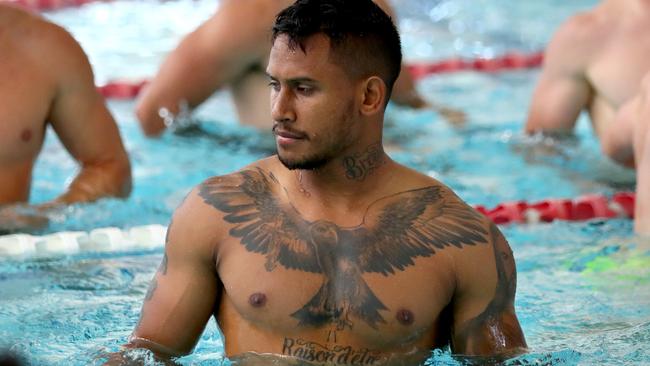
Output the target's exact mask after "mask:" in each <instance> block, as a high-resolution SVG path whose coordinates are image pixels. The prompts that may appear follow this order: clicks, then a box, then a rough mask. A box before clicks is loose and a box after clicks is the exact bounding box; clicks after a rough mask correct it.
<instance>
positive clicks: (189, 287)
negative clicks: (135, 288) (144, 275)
mask: <svg viewBox="0 0 650 366" xmlns="http://www.w3.org/2000/svg"><path fill="white" fill-rule="evenodd" d="M205 207H206V205H205V204H204V203H203V202H202V200H201V199H200V197H198V195H197V194H196V193H195V192H192V193H191V194H190V195H189V196H188V198H187V199H186V200H185V202H184V203H183V204H182V205H181V207H179V208H178V210H177V211H176V213H175V214H174V217H173V220H172V222H171V223H170V225H169V228H168V234H167V240H166V244H165V253H164V257H163V260H162V263H161V265H160V267H159V268H158V271H157V272H156V274H155V276H154V278H153V280H152V281H151V284H150V286H149V290H148V291H147V294H146V296H145V300H144V304H143V306H142V313H141V315H140V321H139V322H138V325H137V326H136V328H135V330H134V332H133V335H132V337H131V339H130V343H129V345H128V346H129V347H144V348H149V349H151V350H152V351H154V352H155V353H157V354H158V355H160V356H178V355H182V354H187V353H189V352H191V351H192V348H193V347H194V345H195V344H196V342H197V341H198V339H199V337H200V336H201V333H202V332H203V329H204V327H205V325H206V323H207V322H208V320H209V318H210V316H211V315H212V314H213V311H214V309H215V307H216V306H217V301H218V296H219V286H220V285H219V281H218V278H217V274H216V269H215V265H216V264H215V258H214V254H213V253H214V252H213V250H214V246H213V245H214V243H213V240H214V236H213V235H212V234H214V230H213V228H214V216H213V215H211V214H210V213H209V212H207V211H206V208H205Z"/></svg>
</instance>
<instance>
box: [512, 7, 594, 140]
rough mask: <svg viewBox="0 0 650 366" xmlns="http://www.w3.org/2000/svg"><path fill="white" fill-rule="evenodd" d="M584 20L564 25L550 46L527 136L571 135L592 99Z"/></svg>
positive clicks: (545, 56) (533, 103) (532, 103)
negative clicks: (588, 75) (532, 134)
mask: <svg viewBox="0 0 650 366" xmlns="http://www.w3.org/2000/svg"><path fill="white" fill-rule="evenodd" d="M583 20H584V19H582V18H580V17H576V18H574V19H572V20H570V21H569V22H567V23H566V24H564V25H563V26H562V27H561V28H560V29H559V30H558V32H557V33H556V35H555V36H554V37H553V39H552V40H551V42H550V43H549V45H548V47H547V49H546V52H545V54H544V65H543V67H542V72H541V75H540V78H539V80H538V83H537V86H536V88H535V91H534V93H533V98H532V101H531V104H530V107H529V111H528V119H527V121H526V127H525V130H526V132H527V133H535V132H547V133H570V132H572V131H573V128H574V127H575V124H576V121H577V119H578V117H579V116H580V112H581V111H582V110H583V109H585V108H586V107H587V105H588V103H589V100H590V98H591V88H590V85H589V82H588V80H587V76H586V67H587V66H586V65H587V63H588V59H589V54H590V47H591V45H590V44H589V43H590V42H588V41H587V40H585V36H584V35H583V34H584V33H585V29H584V28H585V24H583V23H584V22H583Z"/></svg>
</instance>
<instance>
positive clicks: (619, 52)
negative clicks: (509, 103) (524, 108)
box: [526, 0, 650, 234]
mask: <svg viewBox="0 0 650 366" xmlns="http://www.w3.org/2000/svg"><path fill="white" fill-rule="evenodd" d="M649 60H650V2H648V1H646V0H605V1H602V2H601V3H600V4H599V5H598V6H596V7H595V8H594V9H592V10H590V11H587V12H584V13H581V14H578V15H576V16H574V17H572V18H570V19H569V20H568V21H567V22H565V23H564V24H563V25H562V26H561V27H560V28H559V30H558V31H557V33H556V34H555V36H554V37H553V39H552V40H551V42H550V44H549V45H548V48H547V50H546V55H545V60H544V68H543V70H542V74H541V77H540V80H539V82H538V85H537V88H536V90H535V93H534V96H533V100H532V103H531V107H530V111H529V115H528V121H527V123H526V131H527V132H529V133H534V132H538V131H541V132H549V133H558V132H559V133H563V132H570V131H572V130H573V128H574V126H575V123H576V120H577V119H578V116H579V115H580V112H581V111H583V110H586V111H587V112H588V113H589V116H590V118H591V122H592V125H593V128H594V130H595V132H596V135H597V136H598V137H599V139H600V143H601V147H602V151H603V153H604V154H605V155H606V156H608V157H610V158H612V159H613V160H614V161H616V162H618V163H619V164H621V165H624V166H627V167H630V168H636V170H637V188H636V193H637V195H636V209H635V231H636V232H638V233H641V234H650V134H648V133H647V131H648V125H649V124H650V61H649Z"/></svg>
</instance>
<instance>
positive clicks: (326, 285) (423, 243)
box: [200, 169, 487, 330]
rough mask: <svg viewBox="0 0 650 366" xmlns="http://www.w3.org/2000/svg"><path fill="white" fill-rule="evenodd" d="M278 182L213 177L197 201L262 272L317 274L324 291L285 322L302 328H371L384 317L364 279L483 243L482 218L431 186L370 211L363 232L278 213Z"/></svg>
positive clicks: (248, 176) (257, 174)
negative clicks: (220, 219)
mask: <svg viewBox="0 0 650 366" xmlns="http://www.w3.org/2000/svg"><path fill="white" fill-rule="evenodd" d="M278 186H279V182H278V181H277V180H276V179H275V177H274V176H273V175H272V174H265V173H264V171H262V170H261V169H256V170H247V171H243V172H241V173H238V174H236V175H231V176H226V177H215V178H212V179H210V180H208V181H207V182H206V183H204V184H203V185H202V186H201V188H200V195H201V197H202V198H203V200H204V201H205V202H206V203H207V204H209V205H212V206H213V207H215V208H216V209H217V210H219V211H221V212H223V213H224V214H225V216H224V219H225V220H226V222H229V223H231V224H233V225H234V227H233V228H232V229H231V230H230V235H232V236H233V237H236V238H240V240H241V244H242V245H244V246H245V248H246V250H247V251H249V252H252V253H258V254H260V255H264V256H265V257H266V263H265V267H266V270H267V271H269V272H270V271H273V270H274V269H275V268H276V267H277V266H278V265H280V266H282V267H284V268H286V269H291V270H297V271H305V272H311V273H318V274H322V276H323V284H322V285H321V287H320V288H319V290H318V292H317V293H316V294H315V295H314V296H313V297H312V298H311V300H309V302H308V303H306V304H305V305H304V306H303V307H302V308H300V309H297V310H296V311H294V312H293V313H292V314H291V316H292V317H293V318H295V319H297V320H298V321H299V324H300V325H301V326H314V327H318V326H324V325H327V324H334V325H336V328H337V329H338V330H343V329H345V328H352V326H353V321H352V320H353V319H358V320H361V321H364V322H365V323H366V324H368V325H369V326H371V327H373V328H377V326H378V324H380V323H386V321H385V320H384V318H383V317H382V315H381V313H380V311H382V310H389V309H388V308H387V307H386V306H385V305H384V304H383V303H382V301H381V299H379V298H378V297H377V296H376V295H375V294H374V293H373V291H372V289H371V288H370V287H369V286H368V284H367V283H366V282H365V281H364V279H363V277H362V275H363V274H364V273H379V274H382V275H384V276H387V277H388V276H390V275H393V274H395V272H396V271H403V270H405V269H406V267H409V266H412V265H413V264H414V261H413V260H414V259H415V258H417V257H429V256H432V255H434V254H435V252H436V250H442V249H444V248H445V247H448V246H456V247H458V248H461V247H462V246H464V245H476V244H480V243H486V235H487V230H486V229H485V228H484V225H483V224H482V222H483V220H482V218H481V216H480V214H478V213H476V212H474V211H473V210H470V209H468V208H467V207H466V206H464V205H463V204H462V203H460V202H458V200H446V199H445V198H444V197H443V196H442V194H441V193H440V188H439V187H436V186H431V187H425V188H421V189H416V190H410V191H405V192H401V193H398V194H395V195H392V196H388V197H385V198H382V199H380V200H378V201H376V202H375V203H373V204H371V205H370V206H369V207H368V209H367V211H366V213H365V215H364V219H363V222H362V223H361V225H359V226H356V227H340V226H338V225H336V224H334V223H333V222H330V221H325V220H319V221H314V222H312V221H308V220H305V219H303V218H302V217H301V216H300V214H299V213H298V211H297V210H295V209H294V208H290V209H287V208H283V207H281V204H280V201H279V200H278V199H277V198H276V195H274V193H273V192H274V191H277V187H278Z"/></svg>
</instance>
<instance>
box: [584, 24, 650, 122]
mask: <svg viewBox="0 0 650 366" xmlns="http://www.w3.org/2000/svg"><path fill="white" fill-rule="evenodd" d="M645 34H646V36H644V37H641V36H640V35H639V34H635V35H631V34H621V35H618V36H613V38H612V39H611V40H610V41H608V42H607V43H606V44H604V46H603V47H602V49H601V50H600V52H599V53H598V55H597V57H596V58H595V60H594V62H593V63H592V65H591V66H590V68H589V70H588V77H589V79H590V82H591V84H592V87H593V89H594V90H595V92H596V93H597V94H598V95H599V96H600V97H601V98H603V99H605V100H607V101H608V103H609V104H610V105H611V106H612V108H614V109H618V108H619V107H621V105H622V104H623V103H625V102H626V101H627V100H629V99H630V98H632V97H633V96H634V95H635V94H636V93H637V91H638V88H639V85H640V82H641V79H642V78H643V76H644V75H645V74H646V73H648V72H650V64H648V60H650V29H648V30H646V31H645Z"/></svg>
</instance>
